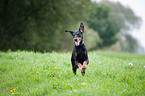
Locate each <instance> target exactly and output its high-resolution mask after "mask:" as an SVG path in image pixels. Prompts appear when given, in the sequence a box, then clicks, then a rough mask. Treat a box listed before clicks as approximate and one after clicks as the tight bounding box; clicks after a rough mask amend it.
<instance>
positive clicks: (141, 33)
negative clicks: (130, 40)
mask: <svg viewBox="0 0 145 96" xmlns="http://www.w3.org/2000/svg"><path fill="white" fill-rule="evenodd" d="M92 1H101V0H92ZM110 1H114V2H120V3H121V4H123V5H124V6H128V7H130V8H131V9H132V10H133V11H134V12H135V14H136V15H137V16H139V17H141V18H142V20H143V21H142V25H141V27H140V29H137V30H133V32H131V33H132V35H133V36H134V37H135V38H136V39H137V40H138V42H139V44H141V45H142V46H143V47H144V48H145V0H110Z"/></svg>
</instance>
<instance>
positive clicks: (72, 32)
mask: <svg viewBox="0 0 145 96" xmlns="http://www.w3.org/2000/svg"><path fill="white" fill-rule="evenodd" d="M65 32H69V33H71V34H72V35H73V31H68V30H65Z"/></svg>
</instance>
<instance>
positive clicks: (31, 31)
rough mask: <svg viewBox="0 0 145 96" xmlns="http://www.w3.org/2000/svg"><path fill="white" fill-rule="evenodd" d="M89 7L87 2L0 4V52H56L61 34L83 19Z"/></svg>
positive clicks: (16, 0)
mask: <svg viewBox="0 0 145 96" xmlns="http://www.w3.org/2000/svg"><path fill="white" fill-rule="evenodd" d="M89 5H90V0H85V1H84V0H0V50H8V49H12V50H17V49H20V50H33V49H34V50H36V51H37V50H39V51H43V50H46V51H52V50H60V49H61V48H62V46H61V45H63V44H62V43H65V42H62V40H63V37H64V36H63V35H64V34H65V32H64V30H65V29H67V28H69V27H70V26H72V25H75V24H77V23H78V22H79V21H83V20H84V19H85V18H87V17H88V15H89V14H88V13H89V12H88V11H89ZM67 40H68V38H67ZM67 40H65V41H67ZM68 42H69V40H68Z"/></svg>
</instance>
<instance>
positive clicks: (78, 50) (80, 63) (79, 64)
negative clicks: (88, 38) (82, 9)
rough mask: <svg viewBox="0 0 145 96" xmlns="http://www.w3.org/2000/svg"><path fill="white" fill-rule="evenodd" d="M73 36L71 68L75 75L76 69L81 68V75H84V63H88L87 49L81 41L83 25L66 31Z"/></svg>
mask: <svg viewBox="0 0 145 96" xmlns="http://www.w3.org/2000/svg"><path fill="white" fill-rule="evenodd" d="M65 32H70V33H71V34H72V36H73V40H74V42H75V46H74V50H73V53H72V57H71V63H72V70H73V73H74V74H75V75H76V71H77V69H78V68H79V69H80V70H81V73H82V75H85V69H86V65H87V64H88V63H89V60H88V55H87V49H86V46H85V44H84V41H83V33H84V25H83V23H81V24H80V28H79V30H77V31H68V30H66V31H65Z"/></svg>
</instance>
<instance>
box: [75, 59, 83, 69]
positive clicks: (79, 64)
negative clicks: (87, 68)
mask: <svg viewBox="0 0 145 96" xmlns="http://www.w3.org/2000/svg"><path fill="white" fill-rule="evenodd" d="M75 64H76V65H77V66H78V67H79V69H80V70H81V71H82V64H81V63H79V62H77V61H75Z"/></svg>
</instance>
